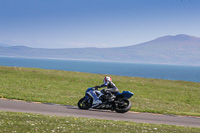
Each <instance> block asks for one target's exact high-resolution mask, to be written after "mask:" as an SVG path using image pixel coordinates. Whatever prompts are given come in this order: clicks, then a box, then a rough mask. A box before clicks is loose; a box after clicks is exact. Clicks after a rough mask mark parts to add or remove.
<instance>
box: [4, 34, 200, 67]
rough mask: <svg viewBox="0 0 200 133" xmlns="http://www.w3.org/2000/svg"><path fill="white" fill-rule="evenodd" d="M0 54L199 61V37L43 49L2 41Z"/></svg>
mask: <svg viewBox="0 0 200 133" xmlns="http://www.w3.org/2000/svg"><path fill="white" fill-rule="evenodd" d="M0 56H17V57H38V58H64V59H79V60H100V61H122V62H135V63H158V64H187V65H200V38H198V37H193V36H188V35H183V34H180V35H176V36H164V37H160V38H157V39H155V40H152V41H148V42H145V43H141V44H138V45H132V46H126V47H115V48H66V49H41V48H30V47H25V46H12V47H2V46H1V45H0Z"/></svg>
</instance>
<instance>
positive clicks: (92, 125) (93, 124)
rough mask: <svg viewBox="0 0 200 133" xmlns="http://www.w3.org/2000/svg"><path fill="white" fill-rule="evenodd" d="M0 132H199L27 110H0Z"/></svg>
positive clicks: (194, 129)
mask: <svg viewBox="0 0 200 133" xmlns="http://www.w3.org/2000/svg"><path fill="white" fill-rule="evenodd" d="M0 118H1V119H0V133H1V132H2V133H3V132H6V133H11V132H17V133H27V132H29V133H35V132H56V133H57V132H65V133H69V132H83V133H86V132H98V133H105V132H109V133H112V132H113V133H121V132H126V133H130V132H131V133H142V132H154V133H199V131H200V130H199V128H190V127H179V126H171V125H157V124H142V123H133V122H124V121H111V120H99V119H89V118H76V117H58V116H46V115H40V114H30V113H11V112H0Z"/></svg>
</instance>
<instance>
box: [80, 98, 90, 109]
mask: <svg viewBox="0 0 200 133" xmlns="http://www.w3.org/2000/svg"><path fill="white" fill-rule="evenodd" d="M91 106H92V104H91V101H90V102H89V101H88V99H87V100H85V97H83V98H81V99H80V100H79V101H78V108H79V109H85V110H87V109H89V108H91Z"/></svg>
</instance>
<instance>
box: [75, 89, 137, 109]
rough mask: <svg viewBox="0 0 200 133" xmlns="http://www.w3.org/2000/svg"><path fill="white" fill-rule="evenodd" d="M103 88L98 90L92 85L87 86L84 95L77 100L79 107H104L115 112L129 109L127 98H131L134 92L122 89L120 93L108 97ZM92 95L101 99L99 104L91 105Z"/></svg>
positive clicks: (129, 104) (129, 103)
mask: <svg viewBox="0 0 200 133" xmlns="http://www.w3.org/2000/svg"><path fill="white" fill-rule="evenodd" d="M103 90H104V89H103ZM103 90H101V91H99V90H98V89H95V88H94V87H91V88H88V89H87V90H86V93H85V96H84V97H83V98H81V99H80V100H79V101H78V107H79V109H84V110H87V109H90V108H93V109H104V110H111V111H116V112H117V113H125V112H127V111H129V110H130V108H131V102H130V101H129V100H128V99H129V98H131V97H132V96H133V95H134V93H132V92H130V91H123V92H122V93H116V94H114V96H113V98H112V99H110V98H109V97H110V95H109V94H106V93H105V92H103ZM94 95H96V97H97V98H98V99H99V100H101V101H102V103H101V104H99V105H97V106H95V105H93V100H94Z"/></svg>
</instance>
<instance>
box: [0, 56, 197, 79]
mask: <svg viewBox="0 0 200 133" xmlns="http://www.w3.org/2000/svg"><path fill="white" fill-rule="evenodd" d="M0 66H12V67H30V68H42V69H53V70H64V71H76V72H86V73H95V74H105V75H118V76H129V77H144V78H153V79H167V80H181V81H192V82H200V66H183V65H163V64H141V63H122V62H104V61H83V60H64V59H41V58H17V57H0Z"/></svg>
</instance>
